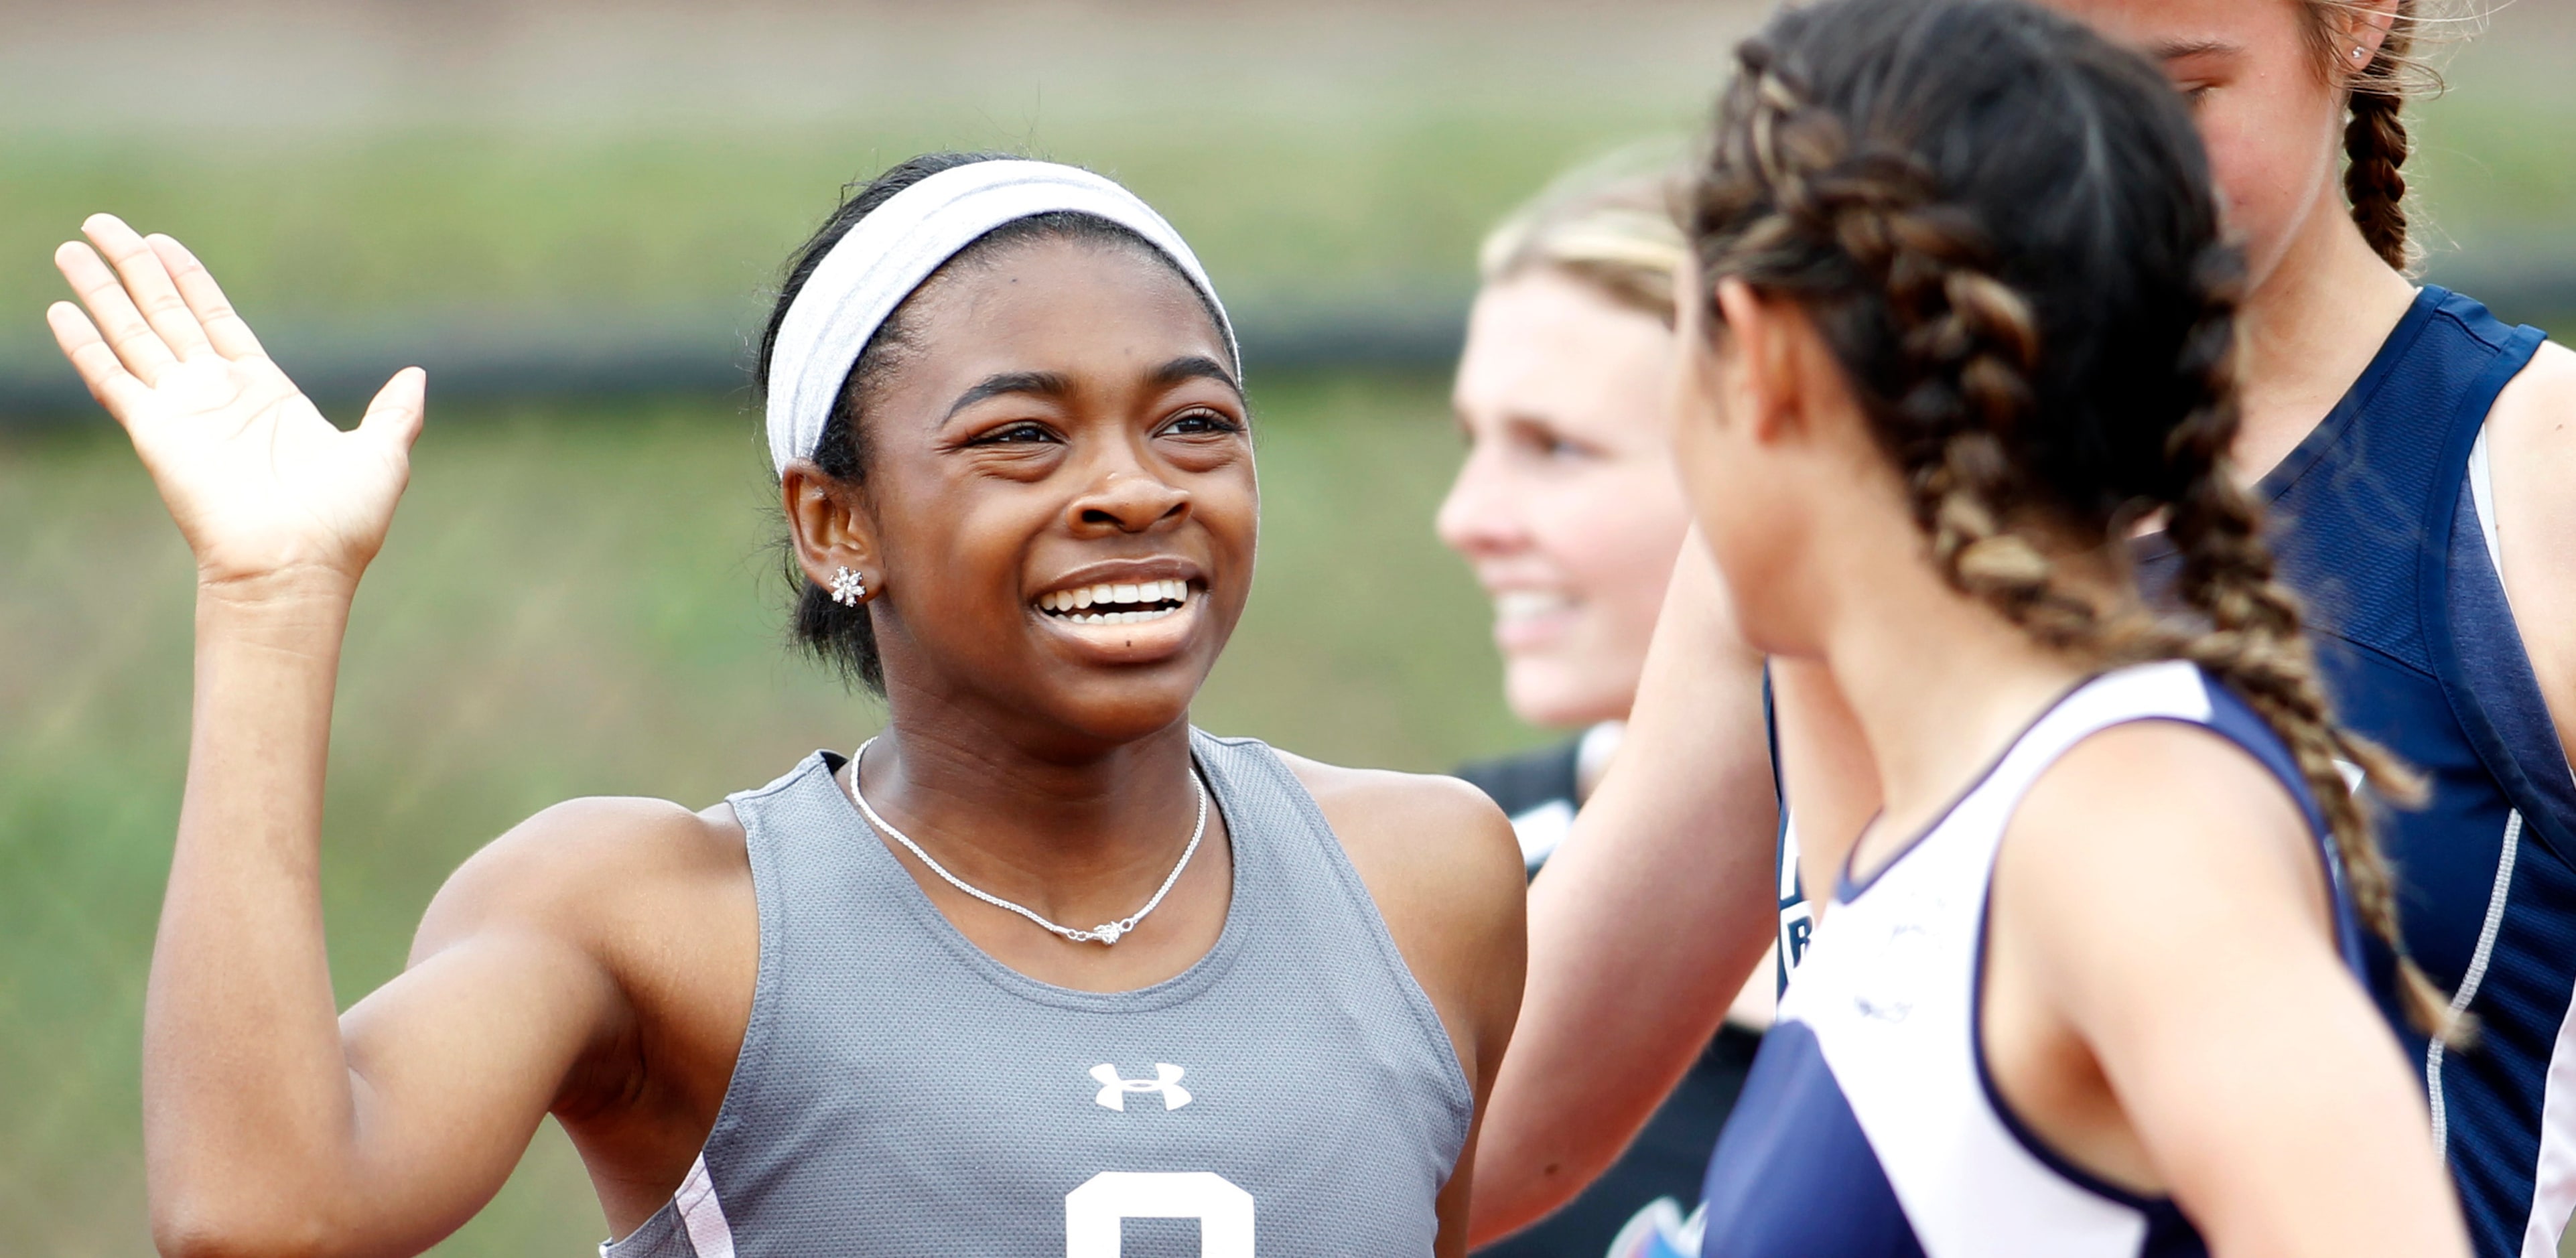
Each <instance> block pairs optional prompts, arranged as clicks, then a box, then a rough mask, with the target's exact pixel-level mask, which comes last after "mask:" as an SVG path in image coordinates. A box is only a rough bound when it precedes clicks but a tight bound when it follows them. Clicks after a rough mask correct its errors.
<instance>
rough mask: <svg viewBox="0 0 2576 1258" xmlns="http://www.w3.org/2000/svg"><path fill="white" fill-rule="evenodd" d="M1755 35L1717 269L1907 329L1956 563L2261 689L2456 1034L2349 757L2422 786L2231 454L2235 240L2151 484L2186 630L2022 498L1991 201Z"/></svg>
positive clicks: (2197, 335) (1993, 595) (1944, 529)
mask: <svg viewBox="0 0 2576 1258" xmlns="http://www.w3.org/2000/svg"><path fill="white" fill-rule="evenodd" d="M1738 56H1739V59H1740V61H1741V63H1742V67H1743V73H1742V74H1740V75H1739V76H1738V78H1737V83H1736V86H1735V88H1734V89H1733V90H1732V91H1731V92H1730V95H1729V98H1728V100H1727V102H1726V104H1725V106H1724V111H1723V112H1722V114H1721V118H1722V122H1721V127H1720V130H1719V134H1718V143H1717V150H1716V152H1715V153H1713V154H1712V160H1711V163H1710V167H1709V170H1708V172H1707V173H1706V174H1705V175H1704V177H1703V179H1702V181H1701V183H1700V186H1699V189H1698V194H1699V195H1698V200H1697V203H1696V205H1694V206H1693V207H1692V226H1693V232H1692V235H1693V236H1694V238H1695V239H1696V240H1697V241H1699V242H1700V243H1701V246H1702V251H1701V263H1702V267H1703V271H1704V273H1705V275H1706V278H1707V279H1708V280H1709V281H1711V282H1710V283H1707V284H1704V285H1703V289H1704V291H1706V292H1708V293H1711V294H1713V293H1714V289H1715V285H1714V282H1713V281H1714V280H1715V279H1717V278H1719V277H1723V276H1728V275H1735V276H1741V277H1744V278H1746V279H1748V280H1750V281H1753V282H1757V283H1759V284H1762V285H1764V286H1767V287H1773V288H1778V289H1785V290H1789V291H1792V292H1797V293H1799V294H1800V295H1801V296H1802V297H1804V298H1805V299H1807V300H1808V301H1809V302H1811V303H1812V304H1814V305H1816V306H1818V307H1821V308H1823V309H1824V313H1825V314H1826V316H1827V321H1828V322H1830V321H1831V320H1832V318H1833V317H1834V310H1833V308H1834V307H1836V306H1838V305H1839V306H1841V307H1843V308H1844V309H1843V310H1842V312H1841V313H1842V315H1843V317H1844V319H1845V321H1846V322H1847V323H1848V322H1849V321H1850V311H1849V309H1848V307H1849V306H1851V305H1854V304H1858V305H1863V306H1874V307H1875V309H1874V310H1873V311H1871V312H1870V315H1871V317H1870V318H1865V319H1862V320H1860V321H1861V322H1864V323H1867V322H1873V321H1878V326H1880V327H1882V328H1884V330H1885V331H1887V332H1889V333H1892V336H1891V337H1890V339H1891V340H1892V343H1893V345H1894V347H1895V354H1894V358H1895V361H1894V362H1893V363H1891V364H1888V368H1889V369H1888V370H1887V371H1885V372H1884V373H1883V375H1882V377H1881V379H1880V381H1879V383H1880V385H1881V387H1880V388H1878V389H1877V390H1876V393H1877V398H1878V405H1877V407H1876V408H1875V409H1876V410H1877V412H1878V415H1877V418H1878V420H1879V422H1878V423H1876V424H1874V425H1873V430H1874V432H1875V433H1876V435H1877V436H1878V437H1879V439H1880V441H1881V443H1882V444H1883V445H1884V446H1886V447H1887V448H1888V451H1889V453H1890V455H1891V456H1892V457H1893V458H1894V460H1895V461H1896V464H1897V466H1898V468H1899V470H1900V471H1901V472H1902V473H1903V474H1904V476H1905V482H1906V486H1907V491H1908V494H1909V497H1910V501H1911V506H1912V510H1913V513H1914V516H1915V521H1916V524H1917V526H1918V527H1920V528H1921V529H1923V531H1924V532H1925V534H1926V535H1927V537H1928V539H1929V542H1930V550H1931V555H1932V558H1933V559H1934V561H1935V563H1936V564H1937V565H1938V566H1939V569H1940V571H1941V573H1942V575H1943V577H1944V578H1945V579H1946V580H1947V581H1948V582H1949V583H1950V584H1951V585H1952V586H1953V587H1954V588H1956V589H1958V590H1960V591H1961V592H1963V593H1966V594H1969V595H1971V596H1973V597H1975V598H1977V599H1979V600H1980V601H1982V602H1984V603H1985V604H1987V605H1988V606H1990V607H1992V608H1994V609H1995V610H1996V611H1997V612H1999V613H2001V614H2002V615H2003V616H2005V617H2006V618H2007V619H2009V620H2010V621H2011V622H2012V623H2013V624H2015V625H2016V626H2018V627H2020V628H2021V629H2022V630H2023V631H2025V632H2027V633H2029V634H2030V635H2031V637H2032V638H2033V639H2034V640H2035V641H2037V642H2039V643H2041V644H2042V645H2044V646H2047V647H2049V648H2050V649H2052V650H2059V651H2066V652H2070V653H2076V654H2080V655H2082V656H2084V657H2086V658H2090V659H2094V660H2098V661H2102V662H2104V663H2106V664H2122V663H2132V662H2140V661H2145V660H2152V659H2172V658H2183V659H2189V660H2191V661H2193V662H2194V663H2196V664H2198V665H2200V666H2201V667H2203V668H2205V669H2207V670H2208V671H2209V672H2210V673H2212V674H2213V675H2215V676H2217V677H2219V678H2220V679H2222V680H2223V681H2224V682H2226V683H2227V684H2228V685H2229V686H2230V687H2231V688H2232V689H2234V690H2235V691H2237V692H2238V693H2239V694H2241V695H2242V696H2243V697H2244V698H2245V700H2246V702H2247V703H2248V705H2249V706H2251V707H2253V708H2254V709H2255V711H2256V712H2257V713H2259V714H2260V715H2261V716H2262V717H2263V718H2264V719H2265V721H2266V722H2267V723H2269V724H2270V725H2271V726H2272V728H2273V729H2274V731H2275V732H2276V733H2277V734H2278V735H2279V736H2280V737H2281V739H2282V741H2283V742H2284V744H2286V745H2287V746H2288V748H2289V749H2290V751H2291V753H2292V755H2293V756H2294V757H2295V759H2296V760H2297V763H2298V766H2299V769H2300V772H2301V774H2302V775H2303V776H2304V777H2305V779H2306V781H2307V784H2308V787H2309V790H2310V792H2311V793H2312V794H2313V795H2314V796H2315V797H2316V799H2317V801H2318V805H2319V807H2320V809H2321V811H2322V812H2323V813H2324V817H2325V820H2326V823H2327V827H2328V829H2329V830H2330V832H2331V834H2332V836H2333V840H2334V843H2335V846H2336V850H2337V852H2338V854H2339V855H2340V857H2341V861H2342V863H2343V865H2344V866H2345V868H2346V870H2347V883H2348V885H2349V887H2350V889H2351V893H2352V896H2353V900H2354V904H2355V908H2356V911H2357V912H2358V914H2359V916H2360V917H2361V919H2362V921H2363V922H2364V924H2365V925H2366V926H2367V927H2368V928H2369V929H2370V930H2372V931H2373V932H2374V933H2376V934H2378V935H2379V936H2380V937H2381V938H2383V939H2384V940H2386V941H2387V942H2388V944H2389V946H2390V948H2391V949H2392V950H2393V951H2395V952H2396V954H2397V956H2398V958H2399V961H2400V969H2401V975H2402V980H2401V982H2402V989H2403V992H2402V994H2403V998H2404V1000H2405V1003H2406V1006H2407V1011H2408V1014H2409V1016H2410V1017H2411V1018H2412V1019H2414V1020H2415V1021H2416V1022H2417V1023H2418V1024H2419V1025H2420V1026H2421V1027H2422V1028H2423V1029H2425V1030H2427V1031H2428V1032H2432V1033H2436V1034H2441V1035H2443V1036H2445V1038H2452V1037H2453V1036H2454V1035H2455V1034H2456V1031H2455V1027H2454V1025H2453V1019H2452V1018H2451V1017H2450V1016H2449V1010H2448V1008H2447V1005H2446V1002H2445V1001H2444V1000H2443V999H2442V998H2441V996H2440V993H2439V991H2438V989H2437V988H2435V986H2434V985H2433V984H2432V983H2431V981H2430V980H2429V979H2427V978H2426V977H2425V976H2424V974H2423V972H2422V971H2421V970H2420V969H2419V968H2418V967H2416V966H2415V964H2414V963H2413V961H2412V960H2411V959H2408V958H2407V957H2406V955H2405V952H2404V948H2403V946H2402V943H2401V941H2400V936H2399V933H2398V923H2397V906H2396V893H2395V890H2394V884H2395V879H2394V876H2393V874H2392V872H2391V870H2390V868H2389V865H2388V861H2387V859H2386V857H2385V855H2384V854H2383V853H2382V852H2381V850H2380V848H2379V845H2378V842H2377V840H2376V838H2375V837H2374V835H2373V833H2372V830H2371V826H2370V821H2369V818H2368V816H2367V815H2366V814H2365V812H2364V810H2363V808H2362V806H2361V804H2360V802H2359V801H2358V800H2357V799H2356V798H2355V796H2354V794H2353V791H2352V789H2351V788H2350V787H2349V786H2348V785H2347V783H2346V781H2345V779H2344V778H2343V776H2342V773H2341V772H2340V770H2339V768H2338V765H2337V762H2338V760H2342V761H2348V762H2350V763H2353V764H2356V765H2359V766H2360V767H2361V769H2362V771H2363V773H2364V775H2365V777H2366V779H2367V780H2368V781H2369V782H2370V784H2371V785H2372V786H2373V787H2374V788H2375V789H2376V790H2377V791H2378V792H2379V793H2380V795H2381V796H2383V797H2384V798H2387V799H2389V800H2391V801H2393V802H2408V801H2411V800H2413V799H2415V798H2417V797H2418V795H2419V794H2420V786H2419V785H2418V784H2417V782H2416V780H2415V779H2414V778H2413V777H2412V776H2411V774H2410V773H2409V772H2408V771H2407V770H2406V769H2405V768H2404V767H2403V766H2402V765H2400V764H2399V763H2398V762H2397V761H2396V760H2395V759H2394V758H2393V757H2391V756H2389V755H2388V754H2387V753H2386V752H2384V751H2382V750H2381V749H2379V748H2378V747H2376V746H2374V745H2372V744H2370V743H2368V742H2366V741H2364V740H2362V739H2360V738H2358V737H2356V736H2354V735H2352V734H2349V733H2347V732H2345V731H2343V730H2342V729H2340V728H2339V727H2337V726H2336V725H2335V723H2334V721H2333V718H2332V715H2331V713H2330V711H2329V709H2328V707H2327V704H2326V701H2325V697H2324V694H2323V691H2322V689H2321V688H2320V686H2319V684H2318V682H2317V676H2316V666H2315V661H2314V658H2313V655H2312V652H2311V651H2310V649H2309V647H2308V644H2307V640H2306V638H2305V637H2304V636H2303V635H2302V630H2301V617H2300V612H2299V606H2298V603H2297V601H2296V599H2295V598H2293V597H2292V596H2291V595H2290V594H2289V592H2288V591H2287V590H2285V589H2284V588H2282V587H2281V586H2280V585H2279V584H2278V583H2277V582H2275V581H2274V580H2273V559H2272V554H2271V551H2270V549H2269V547H2268V546H2267V545H2266V544H2265V543H2264V541H2263V539H2262V536H2261V533H2260V527H2259V521H2258V517H2257V515H2256V513H2255V509H2254V507H2253V505H2252V504H2251V502H2250V501H2248V499H2247V498H2246V496H2245V495H2244V494H2243V493H2242V492H2241V491H2239V490H2238V489H2237V488H2236V487H2235V484H2234V482H2233V481H2232V480H2231V479H2230V478H2229V475H2228V472H2227V466H2226V457H2227V450H2228V448H2229V445H2230V443H2231V442H2232V441H2233V440H2234V438H2235V434H2236V427H2237V400H2236V377H2235V345H2236V332H2235V311H2236V303H2237V299H2238V295H2239V290H2240V288H2241V283H2240V280H2239V273H2240V271H2241V267H2240V264H2239V263H2238V262H2237V261H2236V255H2235V254H2234V252H2233V251H2232V250H2230V249H2227V248H2226V247H2224V246H2223V245H2216V244H2213V245H2212V246H2210V247H2209V248H2208V249H2207V250H2206V251H2205V252H2204V255H2203V257H2202V258H2201V259H2200V262H2199V266H2198V268H2197V270H2198V272H2199V273H2198V274H2196V275H2195V277H2194V279H2195V288H2196V290H2197V294H2198V296H2199V298H2200V311H2199V315H2198V319H2197V323H2196V325H2195V326H2194V327H2193V329H2192V330H2191V332H2190V334H2189V335H2188V336H2187V337H2186V338H2185V340H2184V342H2183V354H2182V360H2181V361H2180V362H2179V363H2177V364H2176V365H2175V372H2176V374H2177V375H2178V376H2180V377H2181V378H2182V379H2183V381H2184V382H2185V383H2186V384H2187V386H2188V389H2187V392H2188V394H2189V395H2190V396H2192V398H2193V400H2194V404H2193V406H2192V408H2191V412H2190V414H2189V416H2188V417H2187V418H2186V419H2185V420H2184V421H2183V422H2182V423H2181V424H2180V425H2178V426H2177V427H2175V428H2174V429H2173V430H2172V432H2171V434H2170V436H2169V438H2168V440H2167V443H2166V450H2165V459H2166V461H2167V463H2168V465H2169V468H2168V470H2169V473H2170V475H2168V476H2167V477H2166V478H2165V479H2166V481H2167V483H2169V484H2172V485H2175V486H2177V487H2178V488H2176V489H2175V490H2174V492H2172V494H2171V496H2170V500H2169V501H2163V502H2144V503H2140V504H2138V505H2139V506H2141V507H2147V508H2154V507H2160V508H2162V509H2163V510H2164V511H2165V512H2166V517H2167V527H2168V530H2169V532H2170V534H2171V536H2172V538H2173V540H2174V542H2175V544H2176V545H2177V546H2178V547H2179V548H2180V550H2181V552H2182V554H2183V556H2184V571H2183V575H2182V584H2181V589H2180V591H2179V592H2180V594H2181V595H2182V597H2183V599H2184V600H2185V602H2186V603H2187V604H2188V605H2189V606H2190V607H2191V608H2192V610H2194V611H2195V612H2197V613H2199V614H2200V615H2202V616H2204V617H2206V619H2207V622H2208V624H2207V627H2206V628H2203V629H2197V630H2187V629H2185V628H2181V627H2177V626H2175V625H2172V624H2169V623H2166V622H2163V621H2160V620H2158V619H2157V618H2155V617H2153V616H2151V615H2149V614H2147V613H2146V612H2145V611H2144V610H2142V609H2140V608H2138V607H2136V606H2134V605H2130V604H2114V605H2111V606H2105V605H2103V604H2102V603H2100V602H2099V601H2097V599H2096V598H2094V597H2091V596H2088V595H2087V594H2086V593H2084V592H2082V591H2080V590H2073V589H2069V588H2067V587H2066V586H2064V585H2063V584H2061V583H2060V582H2059V581H2058V580H2057V574H2056V571H2055V564H2054V563H2053V562H2052V561H2051V560H2050V558H2049V557H2048V553H2047V550H2046V549H2045V548H2044V547H2043V546H2042V545H2040V544H2038V543H2036V542H2034V541H2033V539H2032V537H2031V536H2030V535H2029V534H2028V533H2027V532H2026V531H2025V529H2026V528H2027V526H2028V525H2030V524H2032V523H2034V522H2036V521H2035V520H2034V519H2031V518H2026V517H2031V516H2034V515H2036V514H2038V513H2035V512H2029V511H2025V512H2024V513H2023V517H2025V518H2017V517H2016V516H2015V514H2014V513H2013V511H2012V510H2011V509H2010V507H2009V505H2008V504H2015V503H2032V502H2045V501H2047V500H2048V495H2047V494H2046V493H2045V492H2044V491H2043V490H2042V488H2041V487H2039V486H2036V485H2033V484H2031V483H2029V480H2028V476H2029V474H2028V472H2027V470H2026V469H2027V468H2028V467H2029V466H2030V460H2029V459H2027V458H2017V457H2014V456H2015V454H2016V453H2017V452H2023V451H2025V450H2026V447H2025V446H2024V445H2023V444H2022V440H2021V439H2022V438H2023V436H2024V434H2025V432H2026V431H2027V428H2028V427H2029V425H2030V424H2031V422H2032V421H2033V420H2034V419H2035V418H2036V411H2037V400H2036V390H2035V389H2034V387H2033V385H2032V377H2033V373H2034V372H2035V371H2036V369H2037V368H2038V365H2039V357H2040V348H2041V345H2040V331H2039V324H2038V321H2037V319H2036V317H2035V316H2034V312H2033V310H2032V307H2031V305H2030V303H2029V302H2028V301H2027V300H2026V299H2025V298H2024V297H2023V296H2022V295H2021V294H2020V293H2019V292H2017V291H2016V290H2015V289H2014V288H2013V286H2011V285H2010V284H2007V283H2005V282H2004V281H2003V280H2001V279H1999V278H1997V277H1996V276H1995V275H1994V274H1993V273H1992V268H1991V258H1990V250H1989V248H1988V246H1987V245H1986V243H1985V241H1984V240H1983V238H1982V236H1981V233H1980V232H1979V231H1978V230H1977V228H1976V225H1975V223H1974V222H1973V220H1971V219H1970V218H1969V217H1968V216H1967V215H1966V214H1964V213H1962V212H1960V211H1959V210H1958V209H1956V208H1955V207H1950V206H1945V205H1943V204H1942V203H1940V201H1939V200H1938V199H1937V197H1936V191H1937V189H1936V185H1935V183H1934V181H1933V179H1932V176H1931V174H1930V172H1929V171H1927V170H1926V169H1924V168H1923V166H1922V164H1921V163H1920V162H1919V161H1918V160H1916V159H1914V158H1912V157H1910V156H1909V155H1905V154H1901V153H1898V152H1895V151H1892V150H1889V149H1885V148H1880V147H1875V146H1871V145H1868V144H1862V145H1857V146H1855V145H1853V144H1851V143H1850V142H1849V140H1848V137H1847V135H1846V132H1845V129H1844V127H1843V125H1842V123H1841V122H1840V120H1838V119H1837V118H1835V117H1834V116H1833V115H1832V114H1831V113H1830V112H1828V111H1826V110H1823V109H1820V108H1815V107H1812V106H1809V105H1806V104H1805V103H1803V93H1802V92H1801V91H1800V90H1799V88H1798V86H1797V85H1796V84H1795V82H1794V81H1793V80H1792V78H1791V77H1790V76H1789V75H1788V74H1787V73H1786V72H1785V71H1784V70H1783V68H1782V67H1780V66H1779V65H1777V64H1776V62H1777V58H1776V57H1775V55H1774V54H1773V53H1772V51H1771V50H1770V49H1769V47H1768V46H1767V45H1765V44H1763V43H1762V42H1761V41H1759V40H1755V41H1749V42H1748V43H1746V44H1745V45H1744V46H1743V47H1742V48H1741V49H1739V52H1738ZM1725 119H1732V120H1735V121H1736V123H1737V125H1733V126H1729V125H1726V123H1725V121H1723V120H1725ZM1855 292H1856V293H1857V294H1858V296H1857V297H1856V298H1855V297H1853V296H1852V294H1853V293H1855ZM1864 392H1865V393H1866V392H1869V390H1864ZM2117 518H2119V519H2134V518H2135V515H2134V514H2123V515H2121V516H2119V517H2117Z"/></svg>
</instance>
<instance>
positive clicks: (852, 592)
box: [832, 568, 868, 607]
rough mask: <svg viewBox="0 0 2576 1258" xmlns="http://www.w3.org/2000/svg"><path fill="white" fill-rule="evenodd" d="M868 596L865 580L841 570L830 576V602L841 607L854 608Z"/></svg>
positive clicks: (846, 569) (856, 574) (847, 570)
mask: <svg viewBox="0 0 2576 1258" xmlns="http://www.w3.org/2000/svg"><path fill="white" fill-rule="evenodd" d="M867 596H868V582H867V578H865V577H862V576H860V575H859V574H858V573H855V572H852V571H850V570H849V569H848V568H842V569H840V570H839V571H837V572H834V573H833V574H832V601H833V602H835V603H838V604H840V605H841V606H843V607H856V606H858V605H859V601H860V600H861V599H864V598H866V597H867Z"/></svg>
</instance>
